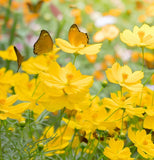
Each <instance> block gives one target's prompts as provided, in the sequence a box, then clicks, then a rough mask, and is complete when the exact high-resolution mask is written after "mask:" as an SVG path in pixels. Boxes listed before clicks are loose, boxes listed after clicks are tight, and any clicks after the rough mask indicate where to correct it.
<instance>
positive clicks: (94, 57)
mask: <svg viewBox="0 0 154 160" xmlns="http://www.w3.org/2000/svg"><path fill="white" fill-rule="evenodd" d="M86 58H87V59H88V61H89V62H90V63H95V62H96V58H97V54H94V55H88V54H86Z"/></svg>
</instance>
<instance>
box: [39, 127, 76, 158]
mask: <svg viewBox="0 0 154 160" xmlns="http://www.w3.org/2000/svg"><path fill="white" fill-rule="evenodd" d="M73 134H74V130H73V129H71V128H70V127H68V126H62V127H60V128H58V129H57V131H56V132H54V127H48V128H46V129H45V131H44V133H43V136H42V137H41V138H40V139H42V140H43V139H45V138H47V139H49V138H53V139H52V140H50V141H49V140H47V143H46V144H45V145H44V151H45V152H46V155H48V156H51V155H53V154H61V153H64V149H65V147H67V146H68V145H69V143H70V142H69V141H70V140H71V139H72V136H73Z"/></svg>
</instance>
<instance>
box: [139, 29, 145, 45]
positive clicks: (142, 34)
mask: <svg viewBox="0 0 154 160" xmlns="http://www.w3.org/2000/svg"><path fill="white" fill-rule="evenodd" d="M144 35H145V33H144V32H143V31H139V32H138V36H139V38H140V42H141V43H142V42H143V38H144Z"/></svg>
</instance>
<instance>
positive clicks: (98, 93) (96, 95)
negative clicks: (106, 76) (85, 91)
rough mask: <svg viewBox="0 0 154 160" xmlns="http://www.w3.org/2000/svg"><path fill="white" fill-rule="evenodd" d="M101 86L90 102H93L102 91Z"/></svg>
mask: <svg viewBox="0 0 154 160" xmlns="http://www.w3.org/2000/svg"><path fill="white" fill-rule="evenodd" d="M103 88H104V87H103V86H102V87H101V89H100V90H99V91H98V92H97V94H96V95H95V96H94V97H93V98H92V99H91V101H93V100H94V99H95V98H96V97H97V96H98V95H99V94H100V93H101V92H102V90H103Z"/></svg>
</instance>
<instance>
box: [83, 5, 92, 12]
mask: <svg viewBox="0 0 154 160" xmlns="http://www.w3.org/2000/svg"><path fill="white" fill-rule="evenodd" d="M85 12H86V13H87V14H91V13H92V12H94V10H93V8H92V6H91V5H86V6H85Z"/></svg>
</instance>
